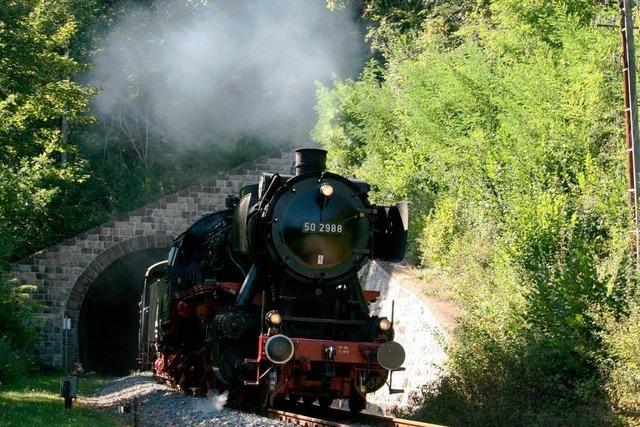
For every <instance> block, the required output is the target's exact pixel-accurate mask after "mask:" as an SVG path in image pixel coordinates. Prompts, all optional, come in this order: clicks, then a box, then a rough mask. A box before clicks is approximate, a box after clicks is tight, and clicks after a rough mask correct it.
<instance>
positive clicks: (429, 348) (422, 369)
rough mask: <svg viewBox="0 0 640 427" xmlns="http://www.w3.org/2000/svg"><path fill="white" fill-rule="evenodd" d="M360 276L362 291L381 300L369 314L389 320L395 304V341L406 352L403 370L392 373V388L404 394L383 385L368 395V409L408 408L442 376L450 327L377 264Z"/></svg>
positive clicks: (429, 306)
mask: <svg viewBox="0 0 640 427" xmlns="http://www.w3.org/2000/svg"><path fill="white" fill-rule="evenodd" d="M361 273H362V277H361V280H362V283H363V286H364V288H365V289H367V290H375V291H379V292H380V298H379V299H378V300H377V301H376V302H375V303H373V304H371V306H370V307H371V314H374V315H383V316H386V317H388V318H391V306H392V301H394V302H395V303H394V328H395V338H394V340H395V341H397V342H399V343H400V344H401V345H402V346H403V347H404V349H405V352H406V359H405V363H404V367H405V368H406V371H404V372H396V373H395V374H393V384H392V385H393V388H395V389H404V391H405V392H404V393H399V394H391V395H390V394H389V392H388V388H387V387H386V386H385V387H383V388H382V389H380V390H378V391H377V392H375V393H373V394H372V395H369V396H367V401H368V405H369V407H368V409H370V410H374V411H375V410H377V409H378V410H382V411H383V412H389V410H391V409H394V408H407V407H409V406H410V405H411V400H412V397H413V396H414V395H415V394H416V393H417V392H418V391H419V389H420V388H421V387H422V386H423V385H425V384H432V383H434V382H435V381H437V380H438V379H439V378H440V377H441V375H442V369H443V364H444V361H445V360H446V353H445V349H444V345H445V343H446V341H447V339H448V335H449V328H448V326H449V325H447V324H446V323H447V322H446V319H444V318H443V316H441V315H440V313H439V311H438V310H435V307H433V306H432V305H431V304H429V302H428V301H426V300H425V299H424V298H421V296H420V295H419V291H417V290H415V289H412V288H411V287H410V286H407V285H406V284H405V283H404V282H403V280H402V278H400V277H398V276H396V275H395V274H393V273H392V272H390V271H389V270H388V269H386V268H384V267H383V266H382V265H381V264H378V263H377V262H372V263H370V264H369V266H368V268H367V267H365V268H364V271H362V272H361Z"/></svg>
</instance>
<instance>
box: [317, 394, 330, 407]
mask: <svg viewBox="0 0 640 427" xmlns="http://www.w3.org/2000/svg"><path fill="white" fill-rule="evenodd" d="M318 404H319V405H320V407H321V408H328V407H329V406H331V405H332V404H333V398H331V397H326V396H325V397H319V398H318Z"/></svg>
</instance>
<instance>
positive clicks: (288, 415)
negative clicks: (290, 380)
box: [266, 408, 442, 427]
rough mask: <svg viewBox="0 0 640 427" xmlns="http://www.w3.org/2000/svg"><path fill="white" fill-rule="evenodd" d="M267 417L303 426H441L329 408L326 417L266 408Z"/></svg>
mask: <svg viewBox="0 0 640 427" xmlns="http://www.w3.org/2000/svg"><path fill="white" fill-rule="evenodd" d="M266 414H267V417H268V418H270V419H273V420H279V421H283V422H287V423H291V424H294V425H299V426H304V427H349V426H354V425H357V426H362V425H370V426H375V427H442V426H440V425H438V424H430V423H425V422H421V421H413V420H407V419H402V418H394V417H388V416H384V415H374V414H368V413H361V414H356V415H352V414H351V413H349V412H348V411H343V410H339V409H334V408H330V409H329V412H328V413H327V415H328V416H327V417H326V418H320V416H318V415H315V414H314V415H308V414H301V413H298V412H292V411H286V410H281V409H268V410H267V413H266Z"/></svg>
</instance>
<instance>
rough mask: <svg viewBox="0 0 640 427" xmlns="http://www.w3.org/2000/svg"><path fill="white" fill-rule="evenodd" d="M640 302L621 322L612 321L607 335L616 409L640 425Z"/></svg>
mask: <svg viewBox="0 0 640 427" xmlns="http://www.w3.org/2000/svg"><path fill="white" fill-rule="evenodd" d="M639 337H640V303H638V302H636V303H635V304H634V306H633V307H632V309H631V311H630V314H629V315H628V316H626V317H625V318H624V319H622V321H620V322H613V321H612V322H611V323H610V325H609V330H608V331H607V333H606V334H605V341H606V343H607V344H608V345H609V347H610V352H609V354H610V357H611V359H609V360H607V363H608V364H609V365H610V366H609V367H610V369H609V381H608V382H607V390H608V392H609V395H610V396H611V398H612V400H613V403H614V404H615V405H616V408H617V409H618V410H619V411H620V412H621V413H623V414H625V415H627V416H628V417H629V419H630V423H633V424H636V425H637V424H640V339H639Z"/></svg>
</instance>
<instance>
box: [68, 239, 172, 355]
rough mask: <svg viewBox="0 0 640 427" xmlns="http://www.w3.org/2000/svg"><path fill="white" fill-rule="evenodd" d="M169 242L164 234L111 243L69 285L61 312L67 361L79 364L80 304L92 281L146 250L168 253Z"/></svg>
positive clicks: (92, 283)
mask: <svg viewBox="0 0 640 427" xmlns="http://www.w3.org/2000/svg"><path fill="white" fill-rule="evenodd" d="M172 243H173V238H172V237H171V236H169V235H167V234H166V233H163V232H156V233H154V234H149V235H142V236H136V237H133V238H130V239H127V240H123V241H120V242H117V243H115V244H114V245H112V246H111V247H110V248H109V249H107V250H105V251H104V252H102V253H100V254H99V255H98V256H97V257H96V258H95V259H94V260H93V261H92V262H91V263H90V264H89V265H88V266H87V267H86V268H85V269H84V271H83V272H82V274H80V276H79V277H78V279H77V280H76V282H75V284H74V285H73V287H72V289H71V292H70V293H69V298H68V300H67V304H66V307H65V311H64V316H65V317H68V318H70V319H71V330H69V331H68V337H67V339H68V360H69V361H70V362H73V361H78V360H80V357H79V356H80V347H79V344H80V334H79V330H80V329H79V323H80V313H81V310H82V304H83V302H84V301H85V298H86V296H87V294H88V293H89V291H90V290H91V289H92V287H93V285H94V284H95V282H96V280H97V279H98V278H99V277H100V276H101V275H102V274H103V273H105V272H106V271H107V270H108V269H109V268H110V267H112V266H113V265H114V264H116V263H117V262H118V260H121V259H123V258H125V257H127V256H129V255H131V254H134V253H136V252H142V251H146V250H163V249H164V250H168V248H169V247H170V246H171V244H172Z"/></svg>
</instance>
